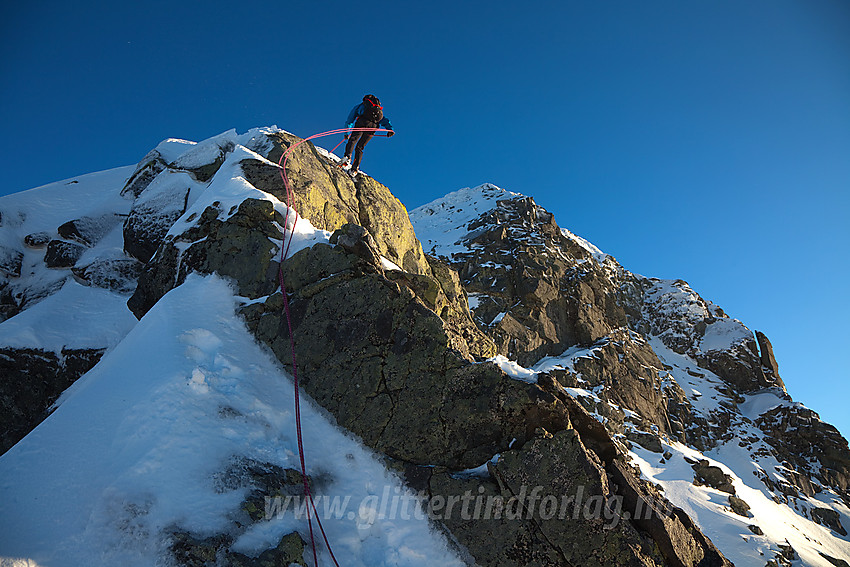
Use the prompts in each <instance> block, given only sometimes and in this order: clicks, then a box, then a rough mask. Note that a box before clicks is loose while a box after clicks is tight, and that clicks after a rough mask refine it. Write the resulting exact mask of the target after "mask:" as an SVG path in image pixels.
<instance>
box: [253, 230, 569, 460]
mask: <svg viewBox="0 0 850 567" xmlns="http://www.w3.org/2000/svg"><path fill="white" fill-rule="evenodd" d="M285 280H286V285H287V290H288V291H289V292H290V293H291V294H292V297H291V299H290V311H291V313H292V325H293V332H294V333H295V334H296V336H297V340H296V342H295V348H296V359H297V361H298V374H299V378H300V381H301V384H302V386H303V387H304V389H305V390H306V391H307V392H308V393H309V394H310V395H311V397H313V399H314V400H316V402H318V403H319V404H320V405H322V406H323V407H324V408H325V409H327V410H328V411H330V412H331V413H332V414H333V415H334V416H335V417H336V419H337V421H338V422H339V423H340V425H342V426H343V427H345V428H346V429H349V430H350V431H352V432H354V433H355V434H357V435H359V436H360V437H361V438H362V439H363V441H364V442H366V444H368V445H369V446H371V447H373V448H375V449H377V450H380V451H381V452H383V453H385V454H387V455H389V456H390V457H393V458H395V459H399V460H402V461H406V462H411V463H417V464H441V465H444V466H448V467H451V468H455V469H462V468H466V467H471V466H477V465H480V464H481V463H483V462H484V461H486V460H487V459H489V458H490V457H491V456H492V455H493V454H494V453H496V452H498V451H499V450H502V449H504V448H507V446H508V445H509V444H510V443H511V442H513V441H514V440H520V441H521V440H523V439H526V438H527V437H528V436H529V435H530V434H531V432H532V431H533V429H534V428H535V427H537V426H538V425H545V426H548V427H550V428H555V429H558V428H561V427H563V421H564V419H565V417H564V416H565V413H564V412H565V407H564V406H563V405H562V403H560V402H559V401H558V400H557V399H556V398H554V397H553V396H551V395H550V394H548V393H546V392H543V391H542V390H541V389H540V388H539V387H537V386H536V385H533V384H526V383H523V382H518V381H516V380H512V379H510V378H508V377H507V376H506V375H505V374H504V373H503V372H502V371H501V370H500V369H499V368H498V367H496V366H495V365H492V364H473V363H472V360H471V359H470V358H466V357H465V356H464V354H463V351H462V349H458V348H452V344H459V343H462V342H463V339H462V337H458V336H453V332H452V330H451V329H450V328H448V327H447V326H446V325H445V323H444V322H443V321H442V320H441V319H440V318H439V317H438V316H437V315H436V314H435V313H434V312H433V311H432V310H430V309H429V308H428V307H426V306H425V305H424V304H423V302H422V301H420V300H419V299H418V298H417V297H416V295H415V293H414V292H413V291H412V290H411V288H410V287H408V286H407V285H402V284H400V283H398V282H397V281H394V280H392V279H388V278H387V277H385V276H384V274H383V271H382V269H381V267H380V266H377V265H374V264H371V263H368V262H367V261H365V260H364V259H363V258H362V257H360V256H355V255H353V254H349V253H346V252H345V251H344V250H342V249H341V248H333V247H330V246H327V245H321V244H318V245H315V246H313V247H312V248H310V249H306V250H303V251H301V252H299V253H298V254H296V255H294V256H293V257H292V258H291V259H289V260H287V262H286V265H285ZM281 308H282V296H280V294H274V295H272V296H271V297H270V298H269V299H268V300H267V301H266V302H265V303H262V304H253V305H251V306H250V308H249V309H246V310H244V311H243V314H244V316H245V318H246V320H247V322H248V325H249V328H251V329H252V330H254V332H255V333H256V335H257V337H258V338H259V339H260V340H261V341H263V342H265V343H266V344H268V345H269V346H270V347H271V349H272V351H274V352H275V353H276V354H277V356H278V359H279V360H281V362H283V363H284V364H285V365H286V364H290V360H291V356H290V354H289V353H290V350H289V349H290V346H289V335H288V330H287V324H286V321H285V319H283V318H282V312H281ZM306 322H309V324H305V323H306ZM453 341H455V342H453ZM465 350H466V351H467V352H468V351H469V347H468V346H466V347H465ZM559 424H560V425H559Z"/></svg>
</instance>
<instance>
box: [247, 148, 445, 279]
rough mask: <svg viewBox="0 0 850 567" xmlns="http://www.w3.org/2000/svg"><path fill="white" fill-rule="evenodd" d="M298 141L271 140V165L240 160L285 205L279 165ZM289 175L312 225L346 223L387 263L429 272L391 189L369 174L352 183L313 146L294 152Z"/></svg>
mask: <svg viewBox="0 0 850 567" xmlns="http://www.w3.org/2000/svg"><path fill="white" fill-rule="evenodd" d="M297 141H298V138H296V137H295V136H292V135H291V134H286V133H284V132H281V133H278V134H275V135H272V136H270V143H271V149H270V150H269V151H268V153H267V154H266V157H267V158H268V160H269V161H260V160H254V159H246V160H243V161H242V162H241V167H242V170H243V171H244V172H245V178H246V179H247V180H248V182H249V183H251V184H252V185H253V186H254V187H256V188H257V189H260V190H262V191H265V192H267V193H271V194H272V195H274V196H275V197H277V198H278V199H280V200H281V201H284V202H286V190H285V188H284V185H283V179H282V178H281V175H280V169H279V167H278V166H277V163H278V162H279V161H280V157H281V154H282V152H283V151H285V149H286V148H288V147H290V146H291V145H292V144H294V143H297ZM286 174H287V178H288V179H289V181H290V183H291V184H292V188H293V191H294V200H293V203H292V205H293V206H294V207H295V209H296V210H297V211H298V214H299V215H301V217H303V218H306V219H309V220H310V222H311V223H312V224H313V226H314V227H316V228H320V229H323V230H327V231H331V232H333V231H334V230H336V229H338V228H341V227H342V226H343V225H345V224H349V223H350V224H357V225H360V226H362V227H364V228H365V229H366V230H367V231H368V232H369V234H370V235H371V236H372V238H373V239H374V240H375V243H376V245H377V248H378V251H379V252H380V254H381V255H383V256H385V257H386V258H387V259H388V260H390V261H391V262H393V263H395V264H396V265H398V266H400V267H401V268H402V269H403V270H405V271H407V272H412V273H415V274H428V273H430V272H429V270H430V268H429V266H428V262H427V261H426V260H425V256H424V254H423V252H422V246H421V245H420V244H419V240H418V239H417V238H416V235H415V234H414V232H413V227H412V226H411V224H410V219H409V218H408V215H407V210H406V209H405V208H404V205H402V204H401V201H399V200H398V199H397V198H396V197H395V196H394V195H393V194H392V193H390V191H389V189H387V188H386V187H384V186H383V185H381V184H380V183H378V182H377V181H375V180H374V179H372V178H371V177H368V176H365V175H363V176H359V177H358V178H357V181H352V180H351V178H350V177H349V176H348V175H347V174H346V173H345V172H343V171H342V170H341V169H339V168H338V167H335V165H334V164H333V163H332V162H330V160H328V159H326V158H324V157H322V156H321V154H320V153H319V152H318V151H317V150H316V148H315V147H314V146H313V145H312V144H311V143H309V142H307V143H305V144H301V145H300V146H298V148H296V149H295V150H294V151H293V152H291V153H290V155H289V160H288V162H287V170H286Z"/></svg>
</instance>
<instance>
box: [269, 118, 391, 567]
mask: <svg viewBox="0 0 850 567" xmlns="http://www.w3.org/2000/svg"><path fill="white" fill-rule="evenodd" d="M349 132H389V130H384V129H382V128H343V129H340V130H330V131H328V132H322V133H320V134H314V135H312V136H310V137H309V138H304V139H303V140H301V141H300V142H297V143H295V144H292V145H291V146H289V147H288V148H287V149H286V151H284V152H283V153H282V154H281V155H280V159H279V160H278V162H277V165H278V167H279V168H280V178H281V179H283V186H284V188H285V189H286V217H285V218H284V221H283V230H284V236H283V241H285V246H284V242H281V247H280V266H279V267H278V279H279V280H280V291H281V293H282V294H283V307H284V312H285V313H286V325H287V328H288V330H289V347H290V350H291V351H292V382H293V384H294V385H295V429H296V435H297V437H298V459H299V461H300V462H301V477H302V478H303V480H304V498H305V499H306V501H307V504H308V506H306V507H305V510H306V511H307V524H308V525H309V527H310V546H311V548H312V550H313V564H314V565H316V566H318V565H319V560H318V556H317V554H316V540H315V538H314V535H313V520H312V517H311V515H310V508H311V507H312V509H313V512H314V513H315V516H316V522H317V523H318V525H319V530H320V531H321V532H322V538H323V539H324V540H325V545H326V546H327V548H328V553H330V555H331V559H332V560H333V562H334V565H336V567H339V563H338V562H337V560H336V557H335V556H334V552H333V550H332V549H331V544H330V542H328V536H327V534H326V533H325V528H324V527H323V526H322V520H321V518H319V511H318V510H317V509H316V504H315V503H314V501H313V495H312V493H311V492H310V485H309V483H308V482H307V466H306V464H305V460H304V442H303V439H302V435H301V398H300V394H299V383H298V368H297V366H296V365H295V338H294V336H293V334H292V315H291V313H290V310H289V298H288V296H287V294H286V286H285V285H284V282H283V262H284V261H285V260H286V259H287V258H288V257H289V247H290V245H291V244H292V237H293V236H294V235H295V225H296V224H298V211H296V210H295V209H293V208H292V201H293V192H292V187H290V185H289V179H288V178H287V176H286V162H287V160H288V159H289V154H290V153H291V152H292V151H293V150H294V149H295V148H297V147H298V146H300V145H301V144H303V143H304V142H306V141H308V140H312V139H314V138H321V137H322V136H332V135H334V134H343V133H349ZM344 140H345V138H343V141H344ZM340 144H342V142H340V143H339V144H337V145H336V146H335V147H334V149H333V150H331V153H333V151H334V150H336V149H337V148H338V147H339V146H340ZM281 161H282V162H283V163H281ZM290 210H292V211H293V212H294V213H295V218H294V221H293V223H292V228H291V229H290V230H289V240H287V239H286V225H287V222H288V221H289V211H290Z"/></svg>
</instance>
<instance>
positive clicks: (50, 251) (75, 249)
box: [44, 240, 86, 268]
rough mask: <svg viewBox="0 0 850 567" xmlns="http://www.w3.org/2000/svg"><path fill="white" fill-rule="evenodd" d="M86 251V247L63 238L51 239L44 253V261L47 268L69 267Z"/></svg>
mask: <svg viewBox="0 0 850 567" xmlns="http://www.w3.org/2000/svg"><path fill="white" fill-rule="evenodd" d="M85 251H86V247H85V246H83V245H81V244H75V243H73V242H65V241H64V240H51V241H50V242H49V243H48V245H47V252H45V254H44V263H45V265H46V266H47V267H48V268H70V267H72V266H74V265H75V264H76V263H77V260H79V259H80V257H82V255H83V253H84V252H85Z"/></svg>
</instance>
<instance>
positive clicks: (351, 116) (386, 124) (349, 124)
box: [345, 102, 393, 130]
mask: <svg viewBox="0 0 850 567" xmlns="http://www.w3.org/2000/svg"><path fill="white" fill-rule="evenodd" d="M364 110H366V108H365V107H364V106H363V103H362V102H361V103H360V104H358V105H357V106H355V107H354V108H352V109H351V112H349V113H348V118H347V119H346V121H345V127H346V128H353V127H354V123H355V122H357V118H359V117H360V116H362V115H363V111H364ZM378 127H379V128H383V129H385V130H392V129H393V125H392V123H391V122H390V119H389V118H387V117H386V116H384V118H383V119H382V120H381V123H380V124H378Z"/></svg>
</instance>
